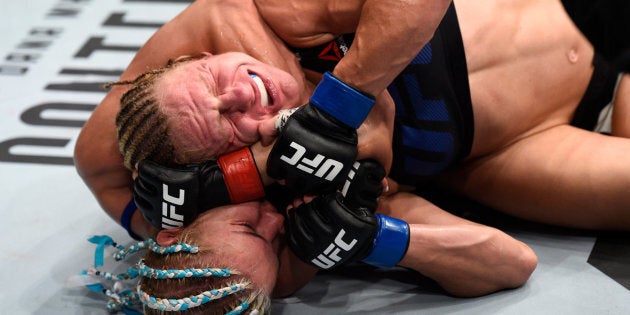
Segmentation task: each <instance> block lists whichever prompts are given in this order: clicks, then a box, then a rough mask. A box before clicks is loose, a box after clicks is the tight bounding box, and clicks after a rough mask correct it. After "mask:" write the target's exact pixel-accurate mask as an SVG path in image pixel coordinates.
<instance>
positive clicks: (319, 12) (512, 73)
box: [257, 0, 594, 159]
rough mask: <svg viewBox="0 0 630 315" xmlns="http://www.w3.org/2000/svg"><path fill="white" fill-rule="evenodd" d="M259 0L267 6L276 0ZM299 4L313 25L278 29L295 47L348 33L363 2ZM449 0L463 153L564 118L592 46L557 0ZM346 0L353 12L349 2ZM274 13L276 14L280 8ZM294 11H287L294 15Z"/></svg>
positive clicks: (478, 152)
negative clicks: (461, 77) (457, 37)
mask: <svg viewBox="0 0 630 315" xmlns="http://www.w3.org/2000/svg"><path fill="white" fill-rule="evenodd" d="M257 2H265V4H266V5H269V4H274V3H275V2H276V1H274V0H266V1H261V0H258V1H257ZM297 3H298V5H299V6H301V7H305V12H308V13H307V14H305V16H308V17H309V18H310V20H309V23H311V24H309V25H312V26H306V25H305V24H300V25H302V26H300V28H299V29H300V30H302V31H301V33H299V34H297V33H295V30H296V29H298V28H296V27H293V28H290V29H289V28H287V29H286V31H284V32H282V31H280V32H279V33H281V34H282V35H283V36H284V38H283V39H284V40H285V41H286V42H287V43H289V44H290V45H292V46H294V47H300V46H314V45H320V44H324V43H327V42H329V41H331V40H332V39H334V38H335V37H336V36H337V35H339V34H343V33H347V32H351V31H352V30H353V27H356V22H357V21H358V18H357V17H358V15H359V13H360V6H361V3H362V1H358V0H354V1H351V2H350V4H349V5H348V6H346V7H344V8H342V9H340V10H341V11H342V13H343V14H339V15H341V16H343V19H340V18H338V17H337V16H339V15H336V14H329V12H331V11H332V10H333V9H332V8H334V7H333V6H332V5H331V4H334V3H336V2H334V1H329V0H323V1H320V6H318V8H324V9H317V8H316V6H310V5H306V4H304V5H303V4H302V3H303V2H297ZM326 4H327V5H326ZM454 4H455V8H456V11H457V19H458V21H459V25H460V30H461V35H462V41H463V44H464V47H465V52H466V63H467V69H468V79H469V85H470V91H471V100H472V106H473V112H474V115H473V117H474V119H473V120H474V133H473V134H474V138H473V141H472V148H471V150H470V154H469V155H468V159H472V158H476V157H480V156H484V155H487V154H492V153H493V152H497V151H499V150H500V149H501V148H502V147H505V146H507V145H509V144H510V143H513V142H516V141H518V140H519V139H522V138H524V137H527V136H528V135H531V134H534V133H536V132H538V131H541V130H545V129H547V128H550V127H552V126H555V125H558V124H567V123H569V122H570V121H571V118H572V116H573V113H574V111H575V109H576V107H577V105H578V103H579V102H580V99H581V98H582V96H583V93H584V90H585V89H586V86H587V85H588V83H589V79H590V77H591V74H592V65H591V64H592V60H593V54H594V52H593V48H592V46H591V45H590V43H589V42H588V41H587V40H586V38H585V37H584V36H583V35H582V34H581V33H580V32H579V31H578V29H577V28H576V27H575V26H574V24H573V22H572V21H571V19H570V18H569V16H568V15H567V14H566V12H565V11H564V8H563V7H562V4H561V2H560V1H549V0H533V1H532V0H517V1H507V0H480V1H475V2H471V1H460V0H456V1H454ZM279 6H280V7H282V6H283V4H280V5H279ZM352 6H354V11H352V9H350V8H349V7H352ZM284 7H286V6H284ZM269 8H274V9H275V7H273V6H270V7H269ZM272 11H273V10H271V9H270V10H268V12H272ZM273 12H276V15H275V16H276V17H277V16H278V14H280V13H279V12H278V11H273ZM295 12H298V11H295V10H294V14H293V15H292V16H294V19H295V21H299V20H300V17H299V16H298V15H296V14H295ZM267 16H268V15H265V18H266V19H267ZM331 17H335V18H331ZM267 21H268V22H269V20H267ZM274 21H277V19H275V20H274ZM295 23H298V22H295ZM289 24H291V23H289ZM271 26H272V27H274V30H275V31H276V32H278V29H277V28H278V27H280V28H281V27H282V24H280V23H273V22H272V23H271Z"/></svg>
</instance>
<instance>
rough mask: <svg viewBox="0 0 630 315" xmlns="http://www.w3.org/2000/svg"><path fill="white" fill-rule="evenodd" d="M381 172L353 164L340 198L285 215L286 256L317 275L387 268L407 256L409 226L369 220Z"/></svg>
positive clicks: (381, 217) (379, 189)
mask: <svg viewBox="0 0 630 315" xmlns="http://www.w3.org/2000/svg"><path fill="white" fill-rule="evenodd" d="M384 176H385V170H384V169H383V167H382V166H381V165H380V164H379V163H377V162H376V161H374V160H363V161H359V162H356V163H355V164H354V166H353V170H352V171H351V172H350V173H349V174H348V180H347V181H346V185H345V186H344V189H343V192H344V194H345V198H344V199H343V201H342V198H343V197H342V196H341V195H340V194H331V195H325V196H320V197H317V198H315V199H314V200H313V201H311V202H310V203H308V204H302V205H300V206H299V207H297V208H296V209H292V210H290V211H289V213H288V217H287V219H286V220H285V226H286V229H287V239H288V244H289V246H290V248H291V250H292V251H293V252H294V253H295V254H296V256H298V257H299V258H300V259H302V260H303V261H304V262H306V263H309V264H311V265H314V266H316V267H319V268H322V269H330V268H334V267H338V266H341V265H343V264H346V263H350V262H355V261H359V260H362V261H363V262H365V263H368V264H371V265H374V266H377V267H383V268H389V267H393V266H395V265H396V264H397V263H398V262H399V261H400V260H401V259H402V258H403V257H404V255H405V253H406V252H407V247H408V246H409V225H408V224H407V223H406V222H405V221H402V220H399V219H396V218H392V217H389V216H386V215H381V214H377V215H374V211H375V210H376V206H377V198H378V197H379V196H380V195H381V193H382V189H383V186H382V179H383V177H384Z"/></svg>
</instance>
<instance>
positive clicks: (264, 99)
mask: <svg viewBox="0 0 630 315" xmlns="http://www.w3.org/2000/svg"><path fill="white" fill-rule="evenodd" d="M250 76H251V77H252V79H253V80H254V82H255V83H256V86H257V87H258V91H260V105H261V106H262V107H267V105H269V95H268V94H267V89H266V88H265V84H264V83H263V81H262V79H261V78H259V77H258V76H257V75H255V74H250Z"/></svg>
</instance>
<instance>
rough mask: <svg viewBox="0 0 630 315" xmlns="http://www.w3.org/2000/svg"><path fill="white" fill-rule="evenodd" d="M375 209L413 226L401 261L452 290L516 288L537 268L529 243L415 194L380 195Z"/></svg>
mask: <svg viewBox="0 0 630 315" xmlns="http://www.w3.org/2000/svg"><path fill="white" fill-rule="evenodd" d="M390 185H391V184H390ZM393 190H395V189H392V191H393ZM377 211H378V212H379V213H382V214H385V215H388V216H391V217H395V218H399V219H402V220H405V221H406V222H407V223H409V225H410V241H409V248H408V250H407V253H406V254H405V256H404V257H403V259H402V260H401V262H400V263H399V265H401V266H404V267H408V268H411V269H414V270H416V271H418V272H420V273H422V274H423V275H425V276H427V277H430V278H432V279H434V280H435V281H437V282H438V283H439V284H440V285H441V286H442V287H443V288H444V289H446V290H447V291H448V292H449V293H451V294H453V295H457V296H479V295H484V294H488V293H491V292H494V291H498V290H501V289H507V288H514V287H518V286H520V285H522V284H523V283H525V281H527V279H528V278H529V276H530V274H531V273H532V272H533V271H534V269H535V267H536V264H537V258H536V254H535V253H534V252H533V251H532V250H531V248H529V247H528V246H527V245H526V244H524V243H522V242H520V241H518V240H516V239H514V238H512V237H510V236H509V235H507V234H505V233H503V232H501V231H499V230H497V229H495V228H492V227H489V226H484V225H481V224H477V223H474V222H471V221H469V220H466V219H463V218H461V217H458V216H455V215H453V214H451V213H449V212H447V211H444V210H442V209H440V208H439V207H437V206H436V205H434V204H432V203H430V202H429V201H427V200H425V199H423V198H421V197H419V196H417V195H414V194H409V193H404V192H398V193H396V194H393V195H391V196H388V197H382V198H381V202H380V203H379V209H378V210H377Z"/></svg>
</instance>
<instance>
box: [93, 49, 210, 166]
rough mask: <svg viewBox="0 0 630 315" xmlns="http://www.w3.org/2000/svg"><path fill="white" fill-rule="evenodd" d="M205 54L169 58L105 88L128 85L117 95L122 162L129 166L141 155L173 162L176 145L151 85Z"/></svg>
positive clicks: (160, 160)
mask: <svg viewBox="0 0 630 315" xmlns="http://www.w3.org/2000/svg"><path fill="white" fill-rule="evenodd" d="M204 56H206V54H199V55H193V56H183V57H180V58H177V59H175V60H169V62H168V63H167V64H166V66H164V67H162V68H159V69H154V70H149V71H147V72H144V73H142V74H140V75H139V76H138V77H136V78H135V79H134V80H130V81H129V80H128V81H118V82H113V83H109V84H107V85H105V88H109V87H112V86H118V85H131V88H130V89H129V90H127V92H125V93H124V94H123V96H122V97H121V99H120V105H121V107H120V111H119V112H118V114H117V116H116V129H117V132H118V140H119V142H118V144H119V150H120V152H121V153H122V155H123V163H124V165H125V167H127V168H128V169H130V170H133V169H134V168H135V165H136V164H137V163H138V162H139V161H141V160H143V159H151V160H153V161H154V162H157V163H161V164H169V163H173V162H174V161H175V160H176V159H175V149H174V147H173V144H172V143H171V141H170V138H169V129H168V123H167V116H166V115H165V114H164V113H163V112H162V111H161V110H160V108H159V104H158V102H157V100H156V99H155V98H154V95H155V94H154V90H153V87H154V85H155V83H156V81H157V80H158V79H159V78H160V77H161V76H162V75H164V73H166V72H167V71H169V70H171V69H173V68H174V67H175V66H177V65H179V64H182V63H184V62H187V61H191V60H195V59H199V58H201V57H204Z"/></svg>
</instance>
